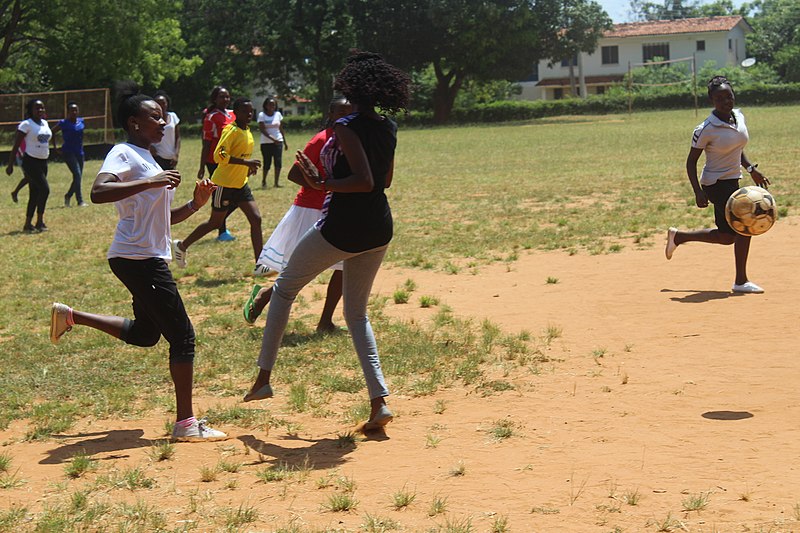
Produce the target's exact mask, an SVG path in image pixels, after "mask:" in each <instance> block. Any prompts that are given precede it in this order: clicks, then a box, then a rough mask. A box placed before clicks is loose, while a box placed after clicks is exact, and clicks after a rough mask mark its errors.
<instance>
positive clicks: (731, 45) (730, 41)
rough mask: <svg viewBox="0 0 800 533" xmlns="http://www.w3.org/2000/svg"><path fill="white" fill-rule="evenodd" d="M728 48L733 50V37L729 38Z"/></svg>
mask: <svg viewBox="0 0 800 533" xmlns="http://www.w3.org/2000/svg"><path fill="white" fill-rule="evenodd" d="M728 50H733V39H728Z"/></svg>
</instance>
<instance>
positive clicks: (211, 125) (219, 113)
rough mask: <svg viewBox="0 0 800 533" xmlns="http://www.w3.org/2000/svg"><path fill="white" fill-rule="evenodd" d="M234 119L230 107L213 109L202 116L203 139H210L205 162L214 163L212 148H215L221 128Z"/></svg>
mask: <svg viewBox="0 0 800 533" xmlns="http://www.w3.org/2000/svg"><path fill="white" fill-rule="evenodd" d="M234 120H236V116H235V115H234V114H233V111H232V110H230V109H224V110H223V109H214V110H213V111H211V112H210V113H207V114H206V116H205V117H203V140H204V141H211V149H210V150H209V151H208V157H207V158H206V161H205V162H206V163H211V164H212V165H213V164H216V161H214V150H216V149H217V144H218V143H219V138H220V136H221V135H222V130H224V129H225V126H227V125H228V124H230V123H231V122H233V121H234Z"/></svg>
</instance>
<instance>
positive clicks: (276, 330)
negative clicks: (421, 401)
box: [258, 228, 389, 400]
mask: <svg viewBox="0 0 800 533" xmlns="http://www.w3.org/2000/svg"><path fill="white" fill-rule="evenodd" d="M388 246H389V245H388V244H387V245H384V246H380V247H378V248H373V249H371V250H367V251H365V252H358V253H351V252H345V251H343V250H340V249H338V248H336V247H335V246H333V245H332V244H330V243H329V242H328V241H326V240H325V238H324V237H323V236H322V235H321V234H320V232H319V231H318V230H316V229H314V228H311V229H310V230H308V232H307V233H306V234H305V235H304V236H303V238H302V239H300V242H299V243H298V244H297V247H296V248H295V249H294V252H292V256H291V257H290V258H289V263H288V264H287V265H286V268H284V269H283V272H281V274H280V275H279V276H278V279H277V280H275V285H274V286H273V287H272V291H273V292H272V298H271V299H270V302H269V311H268V312H267V325H266V326H265V327H264V337H263V339H262V340H261V354H260V355H259V357H258V366H259V368H261V369H262V370H267V371H272V367H273V366H275V359H276V358H277V357H278V348H279V347H280V345H281V340H282V339H283V332H284V330H285V329H286V324H288V322H289V312H290V311H291V309H292V304H293V303H294V299H295V297H297V294H298V293H299V292H300V290H301V289H302V288H303V287H305V286H306V285H308V283H310V282H311V281H312V280H313V279H314V278H316V277H317V276H318V275H319V274H320V273H321V272H323V271H324V270H326V269H327V268H329V267H330V266H331V265H335V264H336V263H338V262H339V261H343V263H344V271H343V282H342V296H343V297H344V319H345V321H346V322H347V329H349V330H350V335H351V336H352V338H353V345H354V347H355V349H356V353H357V354H358V361H359V362H360V363H361V370H362V371H363V372H364V378H365V379H366V381H367V390H368V391H369V397H370V399H371V400H372V399H375V398H381V397H383V396H388V395H389V390H388V389H387V388H386V382H385V381H384V379H383V372H382V371H381V362H380V359H379V358H378V346H377V344H376V343H375V335H374V334H373V332H372V326H371V325H370V323H369V318H367V302H368V301H369V293H370V290H372V282H373V281H374V280H375V275H376V274H377V273H378V269H379V268H380V266H381V261H383V256H384V255H385V254H386V249H387V248H388Z"/></svg>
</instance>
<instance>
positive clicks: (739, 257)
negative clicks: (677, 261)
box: [665, 76, 770, 293]
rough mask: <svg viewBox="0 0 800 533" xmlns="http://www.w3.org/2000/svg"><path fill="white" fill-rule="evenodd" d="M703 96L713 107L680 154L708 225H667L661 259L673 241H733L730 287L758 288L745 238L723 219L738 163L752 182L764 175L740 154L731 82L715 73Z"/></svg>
mask: <svg viewBox="0 0 800 533" xmlns="http://www.w3.org/2000/svg"><path fill="white" fill-rule="evenodd" d="M708 97H709V99H710V100H711V103H712V104H713V105H714V111H712V112H711V114H710V115H709V116H708V118H707V119H706V120H704V121H703V123H702V124H700V125H699V126H697V127H696V128H695V130H694V133H693V135H692V147H691V149H690V150H689V156H688V157H687V159H686V173H687V175H688V176H689V183H691V185H692V189H694V196H695V203H696V204H697V207H699V208H701V209H702V208H705V207H708V203H709V202H711V203H712V204H714V221H715V222H716V224H717V227H716V228H714V229H702V230H698V231H678V229H677V228H670V229H669V231H668V232H667V246H666V250H665V253H666V256H667V259H672V254H673V252H674V251H675V248H677V247H678V246H679V245H681V244H683V243H685V242H707V243H712V244H724V245H731V244H733V254H734V259H735V263H736V279H735V280H734V283H733V288H732V290H733V292H740V293H762V292H764V289H762V288H761V287H759V286H758V285H756V284H755V283H753V282H752V281H750V280H749V279H748V278H747V255H748V253H749V251H750V237H749V236H745V235H740V234H738V233H736V232H735V231H733V229H732V228H731V227H730V225H729V224H728V222H727V220H726V219H725V204H726V203H727V201H728V198H729V197H730V195H731V194H732V193H733V192H734V191H736V190H737V189H738V188H739V178H741V177H742V171H741V167H744V168H745V169H746V170H747V172H749V173H750V177H751V178H752V179H753V182H754V183H755V184H756V185H758V186H760V187H764V188H767V187H768V186H769V183H770V182H769V180H768V179H767V178H766V177H765V176H764V175H763V174H761V172H759V171H758V170H757V169H756V166H757V165H753V164H751V163H750V160H749V159H748V158H747V156H746V155H745V154H744V147H745V145H746V144H747V141H748V140H749V138H750V135H749V132H748V131H747V125H746V124H745V121H744V115H742V113H741V111H739V110H738V109H734V108H733V104H734V101H735V98H734V94H733V87H731V84H730V82H729V81H728V80H727V79H726V78H725V77H723V76H715V77H714V78H712V79H711V81H710V82H709V83H708ZM703 152H705V153H706V164H705V165H704V166H703V173H702V175H701V177H700V179H699V180H698V178H697V161H698V160H699V159H700V154H702V153H703Z"/></svg>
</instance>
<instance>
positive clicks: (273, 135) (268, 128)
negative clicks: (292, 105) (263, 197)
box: [257, 98, 289, 189]
mask: <svg viewBox="0 0 800 533" xmlns="http://www.w3.org/2000/svg"><path fill="white" fill-rule="evenodd" d="M263 108H264V111H261V112H260V113H259V114H258V119H257V120H258V129H259V130H260V131H261V156H262V157H263V158H264V166H262V167H261V188H262V189H264V188H266V187H267V173H268V172H269V167H270V166H271V164H272V161H273V160H274V161H275V187H280V185H278V178H280V176H281V167H282V166H283V164H282V160H283V157H282V155H283V152H284V151H285V150H288V149H289V145H288V144H287V143H286V137H285V136H284V134H283V124H282V121H283V115H282V114H281V112H280V111H278V102H277V101H276V100H275V99H274V98H267V99H266V100H264V104H263Z"/></svg>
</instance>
